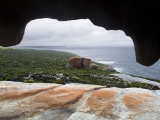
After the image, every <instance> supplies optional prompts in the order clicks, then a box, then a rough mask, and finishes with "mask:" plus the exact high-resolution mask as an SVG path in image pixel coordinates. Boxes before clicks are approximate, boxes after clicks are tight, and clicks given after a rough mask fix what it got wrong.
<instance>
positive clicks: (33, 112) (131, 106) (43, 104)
mask: <svg viewBox="0 0 160 120" xmlns="http://www.w3.org/2000/svg"><path fill="white" fill-rule="evenodd" d="M159 101H160V91H159V90H157V91H153V90H152V91H151V90H146V89H141V88H125V89H122V88H104V87H103V86H98V85H86V84H66V85H60V84H48V83H21V82H10V81H0V120H35V119H36V120H51V119H52V120H82V119H83V120H97V119H100V120H106V119H116V120H117V119H125V120H128V119H133V120H134V119H141V120H143V119H144V120H152V119H153V120H157V119H159V118H160V102H159Z"/></svg>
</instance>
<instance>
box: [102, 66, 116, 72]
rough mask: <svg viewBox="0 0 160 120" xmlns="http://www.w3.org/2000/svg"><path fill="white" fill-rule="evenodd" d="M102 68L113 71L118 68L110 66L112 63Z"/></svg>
mask: <svg viewBox="0 0 160 120" xmlns="http://www.w3.org/2000/svg"><path fill="white" fill-rule="evenodd" d="M102 70H107V71H111V72H116V70H115V69H114V68H113V67H112V66H110V65H105V66H103V69H102Z"/></svg>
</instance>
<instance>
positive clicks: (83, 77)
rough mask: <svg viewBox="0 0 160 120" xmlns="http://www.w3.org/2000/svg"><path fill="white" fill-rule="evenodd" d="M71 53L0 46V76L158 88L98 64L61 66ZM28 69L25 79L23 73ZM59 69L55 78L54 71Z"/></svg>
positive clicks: (14, 79)
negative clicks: (122, 77) (124, 77)
mask: <svg viewBox="0 0 160 120" xmlns="http://www.w3.org/2000/svg"><path fill="white" fill-rule="evenodd" d="M72 56H75V54H72V53H68V52H58V51H47V50H43V51H42V50H20V49H1V48H0V80H10V81H21V82H49V83H61V84H65V83H72V82H76V83H84V84H97V85H106V86H107V87H122V88H125V87H141V88H147V89H158V88H155V87H153V86H151V85H149V84H144V83H138V82H132V83H128V82H125V81H122V80H120V79H118V78H116V77H110V76H109V74H111V73H113V72H109V71H104V70H102V66H103V65H102V64H98V65H99V66H100V68H99V69H97V70H89V69H69V68H66V67H65V66H66V65H67V63H68V59H69V58H70V57H72ZM27 73H31V74H32V76H31V78H30V79H29V80H25V79H24V78H23V77H24V76H25V75H26V74H27ZM59 73H62V74H63V77H62V78H58V79H57V77H56V74H59Z"/></svg>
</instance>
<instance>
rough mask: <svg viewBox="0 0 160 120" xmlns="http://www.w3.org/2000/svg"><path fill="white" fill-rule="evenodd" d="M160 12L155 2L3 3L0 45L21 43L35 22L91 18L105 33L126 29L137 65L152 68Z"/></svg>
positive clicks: (70, 0)
mask: <svg viewBox="0 0 160 120" xmlns="http://www.w3.org/2000/svg"><path fill="white" fill-rule="evenodd" d="M158 12H159V4H158V3H157V2H155V1H152V2H146V1H145V2H144V1H143V2H139V1H137V2H136V1H127V0H121V1H118V0H94V1H91V0H54V1H53V0H0V46H5V47H6V46H13V45H17V44H19V43H20V42H21V40H22V38H23V35H24V30H25V27H26V25H27V23H28V22H30V21H31V20H34V19H38V18H52V19H57V20H59V21H66V20H76V19H90V21H91V22H92V23H93V24H94V25H96V26H101V27H104V28H105V29H106V30H123V31H124V32H125V34H126V35H127V36H130V37H131V38H132V40H133V43H134V46H135V51H136V60H137V62H139V63H140V64H143V65H146V66H150V65H152V64H154V63H155V62H156V61H158V60H159V58H160V47H159V46H160V42H159V35H158V32H159V31H160V30H159V29H160V28H159V26H158V22H159V19H158V17H157V16H158V15H159V13H158Z"/></svg>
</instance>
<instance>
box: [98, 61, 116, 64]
mask: <svg viewBox="0 0 160 120" xmlns="http://www.w3.org/2000/svg"><path fill="white" fill-rule="evenodd" d="M96 62H98V63H101V64H108V65H111V64H113V63H115V62H114V61H96Z"/></svg>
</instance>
